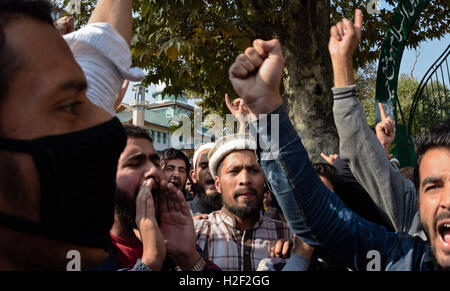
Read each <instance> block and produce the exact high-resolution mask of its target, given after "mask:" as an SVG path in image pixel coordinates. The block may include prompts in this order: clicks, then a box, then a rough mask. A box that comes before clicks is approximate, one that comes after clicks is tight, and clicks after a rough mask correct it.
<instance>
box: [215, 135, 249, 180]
mask: <svg viewBox="0 0 450 291" xmlns="http://www.w3.org/2000/svg"><path fill="white" fill-rule="evenodd" d="M239 150H252V151H254V152H255V153H256V141H255V139H254V138H253V137H252V136H251V135H250V134H248V133H237V134H231V135H227V136H224V137H222V138H221V139H219V140H217V141H216V143H215V145H214V147H213V148H212V149H211V151H210V152H209V154H208V159H209V170H210V171H211V174H212V175H213V177H214V176H216V175H217V167H218V166H219V164H220V162H221V161H222V160H223V159H224V158H225V157H226V156H227V155H228V154H230V153H231V152H234V151H239Z"/></svg>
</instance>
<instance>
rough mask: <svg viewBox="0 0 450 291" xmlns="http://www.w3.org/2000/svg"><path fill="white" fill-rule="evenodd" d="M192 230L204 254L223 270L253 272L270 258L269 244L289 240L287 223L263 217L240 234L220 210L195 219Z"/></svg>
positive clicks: (234, 223) (228, 216) (233, 220)
mask: <svg viewBox="0 0 450 291" xmlns="http://www.w3.org/2000/svg"><path fill="white" fill-rule="evenodd" d="M194 227H195V232H196V233H197V244H198V245H199V246H200V248H201V249H202V251H203V255H204V256H205V257H206V258H207V259H209V260H211V261H212V262H213V263H214V264H216V265H217V266H218V267H219V268H221V269H222V270H224V271H255V270H256V269H257V268H258V265H259V262H260V261H261V260H262V259H264V258H268V257H269V255H270V247H271V244H270V243H271V242H274V241H276V240H278V239H291V238H292V235H291V232H290V231H289V228H288V225H287V224H286V223H284V222H281V221H278V220H273V219H270V218H268V217H266V216H263V215H260V217H259V220H258V221H257V222H256V223H255V224H254V225H253V227H252V229H250V230H245V231H241V230H239V229H238V228H236V221H235V219H234V218H233V217H232V216H231V215H228V214H227V213H226V210H225V211H224V209H223V208H222V210H219V211H215V212H212V213H210V214H209V215H208V218H207V219H198V220H194Z"/></svg>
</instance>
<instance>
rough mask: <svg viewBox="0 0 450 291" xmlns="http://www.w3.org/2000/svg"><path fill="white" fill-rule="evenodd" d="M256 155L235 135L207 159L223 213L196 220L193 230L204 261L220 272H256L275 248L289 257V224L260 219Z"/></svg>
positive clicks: (250, 143)
mask: <svg viewBox="0 0 450 291" xmlns="http://www.w3.org/2000/svg"><path fill="white" fill-rule="evenodd" d="M255 150H256V142H255V141H254V140H253V138H252V137H251V136H250V135H249V134H248V133H239V134H233V135H228V136H225V137H223V138H221V139H219V140H217V141H216V143H215V144H214V146H213V148H212V149H211V150H210V151H209V154H208V157H209V169H210V171H211V173H212V175H214V179H215V180H214V182H215V187H216V190H217V191H218V192H219V193H220V194H221V195H222V201H223V207H222V209H221V210H218V211H214V212H212V213H210V214H209V215H208V217H207V218H206V219H198V220H194V228H195V231H196V233H197V244H198V245H199V246H200V248H201V249H202V250H203V255H204V256H206V257H207V258H208V259H209V260H211V261H213V262H214V263H215V264H216V265H217V266H219V267H220V268H221V269H222V270H227V271H255V270H256V269H257V267H258V264H259V262H260V261H261V260H262V259H264V258H267V257H269V256H270V254H271V248H272V246H273V247H274V250H275V249H276V248H275V246H276V245H278V247H277V249H278V253H277V254H276V255H278V256H280V257H284V258H285V257H287V256H288V254H289V248H290V241H289V239H290V237H291V234H290V231H289V228H288V226H287V224H285V223H283V222H281V221H276V220H272V219H270V218H268V217H266V216H263V215H262V207H263V198H264V197H263V194H264V175H263V172H262V169H261V167H260V166H259V164H258V159H257V157H256V153H255ZM280 246H281V247H280ZM280 259H281V258H280Z"/></svg>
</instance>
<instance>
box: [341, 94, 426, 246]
mask: <svg viewBox="0 0 450 291" xmlns="http://www.w3.org/2000/svg"><path fill="white" fill-rule="evenodd" d="M333 93H334V107H333V113H334V121H335V124H336V128H337V130H338V134H339V140H340V145H339V154H340V156H341V158H342V159H344V160H347V161H348V162H349V166H350V169H351V171H352V173H353V175H354V176H355V178H356V180H357V181H358V182H359V184H360V185H361V186H362V187H363V188H364V189H365V190H366V191H367V192H368V193H369V195H370V197H371V198H372V200H373V201H374V203H375V204H376V205H377V206H378V208H379V211H380V213H381V214H382V215H383V216H384V217H385V218H386V219H387V221H390V223H391V224H392V226H393V228H394V229H395V231H402V232H407V233H408V234H410V235H419V236H420V237H421V238H423V239H426V237H425V234H424V233H423V230H422V226H421V223H420V218H419V213H418V209H417V199H416V197H417V196H416V189H415V187H414V184H413V183H412V182H411V181H410V180H408V179H406V178H404V177H403V176H402V175H401V173H400V171H399V169H398V168H397V167H396V166H394V165H393V164H392V163H391V162H390V161H389V160H388V159H387V158H386V154H385V151H384V149H383V147H382V146H381V144H380V142H379V141H378V139H377V137H376V135H375V133H374V132H373V131H372V130H371V129H370V127H369V126H368V125H367V120H366V115H365V112H364V109H363V106H362V104H361V102H360V101H359V100H358V98H357V96H356V89H355V86H349V87H343V88H333ZM349 96H352V97H356V98H347V97H349Z"/></svg>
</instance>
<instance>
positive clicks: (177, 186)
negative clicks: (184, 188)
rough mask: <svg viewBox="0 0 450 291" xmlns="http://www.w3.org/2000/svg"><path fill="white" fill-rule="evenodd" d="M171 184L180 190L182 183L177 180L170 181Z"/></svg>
mask: <svg viewBox="0 0 450 291" xmlns="http://www.w3.org/2000/svg"><path fill="white" fill-rule="evenodd" d="M169 183H171V184H172V185H174V186H175V188H177V189H179V188H180V182H178V181H177V180H170V181H169Z"/></svg>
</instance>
